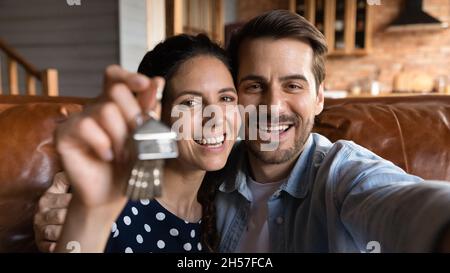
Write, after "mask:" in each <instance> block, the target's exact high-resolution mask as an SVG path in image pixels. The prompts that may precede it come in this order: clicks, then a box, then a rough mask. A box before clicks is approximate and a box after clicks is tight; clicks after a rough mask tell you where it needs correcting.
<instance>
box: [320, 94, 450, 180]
mask: <svg viewBox="0 0 450 273" xmlns="http://www.w3.org/2000/svg"><path fill="white" fill-rule="evenodd" d="M314 130H315V131H316V132H318V133H320V134H322V135H325V136H326V137H328V138H329V139H330V140H331V141H336V140H339V139H347V140H352V141H354V142H355V143H357V144H360V145H362V146H364V147H366V148H367V149H369V150H371V151H373V152H375V153H376V154H378V155H379V156H381V157H383V158H385V159H388V160H390V161H392V162H393V163H395V164H396V165H397V166H399V167H401V168H402V169H404V170H405V171H406V172H408V173H411V174H415V175H418V176H420V177H422V178H425V179H434V180H448V181H450V96H413V97H386V98H385V97H373V98H353V99H352V98H349V99H338V100H328V101H327V102H326V107H325V109H324V111H323V112H322V114H321V115H320V116H318V117H317V119H316V123H315V127H314Z"/></svg>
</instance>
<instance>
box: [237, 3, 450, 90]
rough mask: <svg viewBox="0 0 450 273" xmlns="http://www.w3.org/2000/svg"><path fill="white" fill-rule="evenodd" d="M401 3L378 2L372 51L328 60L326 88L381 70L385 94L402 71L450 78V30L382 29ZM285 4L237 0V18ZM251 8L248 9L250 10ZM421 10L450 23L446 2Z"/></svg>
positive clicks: (339, 86) (345, 84) (345, 85)
mask: <svg viewBox="0 0 450 273" xmlns="http://www.w3.org/2000/svg"><path fill="white" fill-rule="evenodd" d="M402 4H403V1H402V0H381V5H380V6H374V8H373V9H374V12H373V15H374V17H373V42H372V45H373V48H372V52H371V53H370V54H369V55H367V56H364V57H350V56H349V57H330V58H329V59H328V62H327V73H328V75H327V79H326V86H327V88H330V89H347V88H348V87H349V86H350V85H351V84H352V83H354V82H355V81H357V80H360V79H364V78H366V77H370V76H372V75H374V73H375V72H376V71H377V69H380V70H381V74H380V81H381V83H382V87H383V89H384V90H385V91H389V90H391V88H392V81H393V77H394V76H395V75H396V74H397V73H398V72H399V71H400V70H401V69H404V70H405V71H420V72H426V73H429V74H430V75H431V76H433V77H437V76H439V75H441V74H445V75H448V76H450V29H446V30H439V31H414V32H408V33H389V32H386V31H385V29H386V27H387V26H388V24H389V23H390V22H391V21H392V20H393V19H394V18H395V17H396V16H397V15H398V13H399V12H400V9H401V7H402ZM287 6H288V1H281V0H277V1H270V0H264V1H260V0H244V1H242V0H241V1H239V6H238V15H239V18H240V19H241V20H246V19H248V18H250V17H252V16H254V15H256V14H258V13H260V12H263V11H265V10H268V9H272V8H287ZM250 7H251V8H250ZM424 9H425V11H427V12H428V13H430V14H431V15H433V16H435V17H437V18H438V19H440V20H441V21H445V22H449V21H450V1H449V0H424Z"/></svg>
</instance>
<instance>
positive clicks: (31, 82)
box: [0, 39, 59, 96]
mask: <svg viewBox="0 0 450 273" xmlns="http://www.w3.org/2000/svg"><path fill="white" fill-rule="evenodd" d="M0 50H2V51H3V52H4V53H5V54H6V60H7V67H8V80H9V82H8V87H9V93H10V94H11V95H19V74H18V73H19V72H18V65H20V66H21V67H23V68H24V70H25V73H26V74H25V75H26V76H25V77H26V84H25V86H26V88H27V90H26V93H27V95H36V80H39V81H41V84H42V93H43V94H44V95H46V96H58V93H59V90H58V71H57V70H56V69H46V70H44V71H40V70H39V69H37V68H36V67H35V66H34V65H33V64H31V63H29V62H28V61H27V60H25V59H24V58H23V57H22V56H21V55H20V54H19V53H18V52H17V51H16V50H15V49H14V48H12V47H11V46H9V45H7V44H6V43H5V42H4V41H3V40H1V39H0ZM0 68H1V66H0ZM0 72H1V71H0ZM1 87H2V81H1V73H0V94H2V90H1Z"/></svg>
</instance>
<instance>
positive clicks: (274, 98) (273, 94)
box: [263, 86, 287, 113]
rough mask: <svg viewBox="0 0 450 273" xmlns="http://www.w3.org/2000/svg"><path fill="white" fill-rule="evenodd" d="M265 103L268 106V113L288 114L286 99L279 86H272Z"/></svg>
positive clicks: (266, 95) (266, 94)
mask: <svg viewBox="0 0 450 273" xmlns="http://www.w3.org/2000/svg"><path fill="white" fill-rule="evenodd" d="M263 102H264V104H265V105H267V110H268V111H278V113H282V112H286V108H287V104H286V97H285V96H284V94H283V91H282V90H281V88H279V87H277V86H271V87H270V88H269V90H267V92H266V93H265V98H264V100H263Z"/></svg>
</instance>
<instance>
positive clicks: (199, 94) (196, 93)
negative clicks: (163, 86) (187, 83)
mask: <svg viewBox="0 0 450 273" xmlns="http://www.w3.org/2000/svg"><path fill="white" fill-rule="evenodd" d="M185 95H192V96H198V97H201V96H203V94H202V92H200V91H195V90H184V91H181V92H180V93H179V94H178V95H176V97H175V98H179V97H181V96H185Z"/></svg>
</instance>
